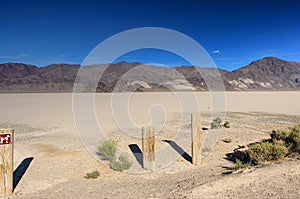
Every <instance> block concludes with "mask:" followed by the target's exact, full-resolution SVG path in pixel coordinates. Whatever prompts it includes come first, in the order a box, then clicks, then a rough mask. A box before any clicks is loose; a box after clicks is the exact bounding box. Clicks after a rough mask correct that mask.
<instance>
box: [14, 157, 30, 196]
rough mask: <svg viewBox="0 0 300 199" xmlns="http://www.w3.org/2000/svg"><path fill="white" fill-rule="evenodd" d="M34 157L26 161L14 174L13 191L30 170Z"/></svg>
mask: <svg viewBox="0 0 300 199" xmlns="http://www.w3.org/2000/svg"><path fill="white" fill-rule="evenodd" d="M32 160H33V157H30V158H26V159H24V160H23V161H22V162H21V164H19V166H18V167H17V168H16V169H15V170H14V174H13V190H15V188H16V187H17V185H18V184H19V182H20V181H21V179H22V177H23V175H24V174H25V172H26V170H27V169H28V167H29V165H30V163H31V161H32Z"/></svg>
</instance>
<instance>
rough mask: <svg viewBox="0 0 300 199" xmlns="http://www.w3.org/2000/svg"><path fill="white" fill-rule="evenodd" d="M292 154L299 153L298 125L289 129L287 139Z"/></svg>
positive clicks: (299, 135)
mask: <svg viewBox="0 0 300 199" xmlns="http://www.w3.org/2000/svg"><path fill="white" fill-rule="evenodd" d="M287 142H288V143H289V144H290V147H291V150H292V152H296V153H300V124H298V125H296V126H294V127H293V128H291V132H290V134H289V136H288V138H287Z"/></svg>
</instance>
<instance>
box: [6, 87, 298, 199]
mask: <svg viewBox="0 0 300 199" xmlns="http://www.w3.org/2000/svg"><path fill="white" fill-rule="evenodd" d="M110 97H111V95H110V94H99V95H97V96H96V104H95V107H96V114H97V116H98V121H99V122H100V123H101V126H102V128H103V129H104V130H105V132H107V136H108V137H112V138H114V139H117V140H118V141H119V146H120V147H121V148H123V149H124V150H127V151H129V149H128V147H127V148H126V146H128V144H130V143H131V142H132V143H136V144H137V145H139V146H140V143H139V139H137V138H132V137H129V138H128V136H127V137H126V136H124V135H123V134H121V133H120V129H119V127H118V126H117V125H116V123H115V122H114V118H113V113H112V112H111V110H110V107H111V101H110ZM197 97H198V98H197V99H198V101H199V104H200V109H201V111H202V115H203V121H202V124H203V126H205V127H206V126H208V125H209V122H210V119H211V117H210V116H211V115H210V114H209V111H210V110H211V109H212V106H211V101H210V98H209V95H208V94H207V93H201V94H198V95H197ZM226 99H227V102H226V108H227V113H226V120H229V121H230V122H231V128H230V129H223V131H222V133H221V135H220V137H219V138H218V140H217V142H216V145H215V146H214V148H213V149H212V150H211V151H210V153H209V154H208V155H207V156H206V157H204V158H203V159H202V164H201V165H198V166H193V165H191V163H190V162H189V161H187V160H186V159H184V158H183V157H180V158H178V160H177V161H176V162H174V163H173V164H171V165H169V166H168V167H166V168H164V169H160V170H157V171H155V172H150V173H149V172H144V173H142V174H141V173H139V174H135V173H131V172H130V171H126V172H117V171H113V170H111V169H110V168H109V167H108V165H107V162H104V161H101V162H99V161H98V160H97V159H95V158H94V157H93V156H92V155H91V154H90V153H89V152H87V151H86V149H85V147H84V146H83V144H82V142H81V140H80V138H79V136H78V133H77V131H76V126H75V124H74V120H73V113H72V96H71V95H70V94H1V95H0V100H1V103H0V110H1V113H2V114H0V126H1V128H6V127H10V128H14V129H15V160H14V162H15V164H14V165H15V168H17V167H18V166H19V165H20V164H21V162H22V161H23V160H26V159H27V158H33V159H32V162H31V164H30V165H29V167H28V169H27V171H26V172H25V174H24V175H23V177H22V178H21V180H20V182H19V183H18V185H17V186H16V188H15V191H14V198H270V197H272V198H299V196H300V190H299V188H298V187H299V185H300V164H299V163H300V160H294V161H290V162H283V163H276V164H272V165H267V166H264V167H256V168H251V169H246V170H245V171H242V172H234V173H232V174H228V172H229V171H230V170H229V169H228V167H231V166H232V165H233V163H232V162H229V161H228V160H226V159H225V157H226V154H227V153H230V152H232V150H233V149H234V148H236V147H237V146H238V145H246V144H248V143H251V142H255V141H259V140H260V139H263V138H266V137H268V132H269V131H271V130H272V129H274V128H287V127H290V126H293V125H294V124H296V123H299V122H300V106H299V105H298V102H299V100H300V93H299V92H257V93H256V92H252V93H247V92H236V93H226ZM158 103H159V104H161V105H162V106H163V107H164V110H165V113H166V115H167V116H168V119H167V120H166V123H165V124H166V125H165V128H164V129H162V132H163V133H161V134H158V135H157V137H158V138H159V139H158V141H157V142H158V143H157V147H168V146H169V145H168V144H166V143H163V142H159V141H161V140H162V139H164V138H168V139H173V138H174V130H176V128H177V125H178V118H177V115H178V114H177V112H178V111H179V109H178V101H176V100H174V99H173V96H172V95H168V94H165V93H148V94H136V95H134V96H132V98H131V101H130V104H129V106H130V107H131V110H130V111H131V114H132V118H133V120H134V121H135V122H136V123H138V124H147V123H149V121H151V114H148V110H149V108H150V107H151V106H152V105H153V104H158ZM190 108H193V107H190ZM191 111H192V110H191ZM145 113H147V114H145ZM185 114H186V115H187V117H188V115H189V114H188V113H185ZM185 127H186V129H187V130H188V129H189V126H188V125H186V126H185ZM206 133H211V132H206ZM225 138H231V139H232V140H233V142H231V143H225V142H223V141H222V140H223V139H225ZM129 152H130V151H129ZM186 152H187V153H190V151H189V150H186ZM133 160H135V159H134V158H133ZM139 167H140V165H139V164H138V163H137V161H136V162H134V165H133V168H135V169H136V168H139ZM139 169H140V171H142V168H139ZM93 170H99V171H100V177H99V178H97V179H95V180H87V179H85V178H84V175H85V174H86V173H87V172H91V171H93Z"/></svg>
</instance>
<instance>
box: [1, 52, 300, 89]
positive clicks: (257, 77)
mask: <svg viewBox="0 0 300 199" xmlns="http://www.w3.org/2000/svg"><path fill="white" fill-rule="evenodd" d="M99 67H100V68H101V67H102V68H103V67H105V65H103V64H102V65H92V66H84V67H81V73H80V75H83V76H84V78H82V79H84V80H83V81H81V83H82V84H85V86H83V87H84V90H83V92H93V91H94V90H93V89H91V90H89V89H87V88H92V87H93V86H92V83H93V82H90V80H91V81H92V79H95V78H96V79H97V77H95V75H96V76H97V71H99ZM79 69H80V65H71V64H52V65H49V66H45V67H40V68H39V67H36V66H34V65H28V64H23V63H4V64H0V92H72V91H73V85H74V81H75V79H76V76H77V73H78V71H79ZM216 70H217V69H212V68H201V67H198V66H197V67H193V66H180V67H175V68H165V67H158V66H150V65H143V64H141V63H137V62H135V63H127V62H120V63H117V64H110V65H108V67H107V68H106V70H105V71H104V72H103V74H102V76H101V78H100V81H99V82H98V83H97V89H96V91H97V92H113V91H118V92H123V91H130V90H132V89H134V90H137V91H141V92H143V91H164V90H165V89H175V90H182V91H184V90H191V89H192V90H197V91H205V90H208V89H211V85H213V84H214V82H217V81H220V77H221V81H223V84H224V88H225V90H227V91H264V90H268V91H270V90H300V62H289V61H285V60H281V59H278V58H276V57H265V58H263V59H260V60H257V61H254V62H252V63H250V64H249V65H247V66H244V67H241V68H239V69H237V70H234V71H231V72H229V71H226V70H220V69H219V70H217V71H218V72H219V73H217V74H220V76H218V75H217V76H216ZM80 75H79V77H80ZM223 84H222V85H223ZM218 89H220V88H218Z"/></svg>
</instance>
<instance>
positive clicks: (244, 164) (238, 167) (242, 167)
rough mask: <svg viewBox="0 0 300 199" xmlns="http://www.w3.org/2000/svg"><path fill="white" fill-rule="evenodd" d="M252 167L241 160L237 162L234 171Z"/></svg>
mask: <svg viewBox="0 0 300 199" xmlns="http://www.w3.org/2000/svg"><path fill="white" fill-rule="evenodd" d="M249 166H250V163H249V162H247V163H244V162H242V161H240V160H236V161H235V164H234V166H233V167H232V169H233V170H235V171H237V170H239V169H244V168H248V167H249Z"/></svg>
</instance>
